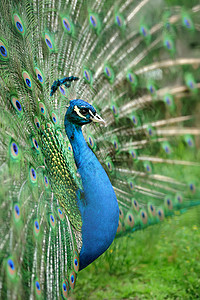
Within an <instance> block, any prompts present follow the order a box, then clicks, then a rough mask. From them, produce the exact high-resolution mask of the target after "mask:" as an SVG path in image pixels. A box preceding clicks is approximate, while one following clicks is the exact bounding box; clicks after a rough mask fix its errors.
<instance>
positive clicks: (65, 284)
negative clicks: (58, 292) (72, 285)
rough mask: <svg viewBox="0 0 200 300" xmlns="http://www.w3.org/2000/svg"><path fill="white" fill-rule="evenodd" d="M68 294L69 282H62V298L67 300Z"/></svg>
mask: <svg viewBox="0 0 200 300" xmlns="http://www.w3.org/2000/svg"><path fill="white" fill-rule="evenodd" d="M68 292H69V282H68V280H63V282H62V294H63V297H64V298H65V299H67V296H68Z"/></svg>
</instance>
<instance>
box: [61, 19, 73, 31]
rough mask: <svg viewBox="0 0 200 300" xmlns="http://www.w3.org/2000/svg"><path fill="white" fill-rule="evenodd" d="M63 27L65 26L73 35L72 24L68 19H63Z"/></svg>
mask: <svg viewBox="0 0 200 300" xmlns="http://www.w3.org/2000/svg"><path fill="white" fill-rule="evenodd" d="M63 25H64V28H65V29H66V30H67V32H68V33H71V24H70V21H69V20H68V19H67V18H63Z"/></svg>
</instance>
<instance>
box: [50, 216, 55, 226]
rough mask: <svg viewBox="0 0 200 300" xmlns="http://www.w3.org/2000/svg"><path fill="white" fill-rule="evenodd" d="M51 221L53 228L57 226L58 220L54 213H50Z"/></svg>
mask: <svg viewBox="0 0 200 300" xmlns="http://www.w3.org/2000/svg"><path fill="white" fill-rule="evenodd" d="M49 222H50V225H51V227H52V228H55V226H56V220H55V218H54V215H53V214H50V215H49Z"/></svg>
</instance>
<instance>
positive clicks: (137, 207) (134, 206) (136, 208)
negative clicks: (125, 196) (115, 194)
mask: <svg viewBox="0 0 200 300" xmlns="http://www.w3.org/2000/svg"><path fill="white" fill-rule="evenodd" d="M132 207H133V208H134V209H135V210H136V211H139V209H140V207H139V204H138V202H137V201H136V200H135V199H134V198H133V199H132Z"/></svg>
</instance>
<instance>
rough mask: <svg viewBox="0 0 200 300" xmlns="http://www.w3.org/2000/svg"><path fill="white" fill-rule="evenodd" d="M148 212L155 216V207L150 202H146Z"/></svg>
mask: <svg viewBox="0 0 200 300" xmlns="http://www.w3.org/2000/svg"><path fill="white" fill-rule="evenodd" d="M148 212H149V214H150V215H152V216H153V217H155V216H156V209H155V206H154V205H152V204H148Z"/></svg>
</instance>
